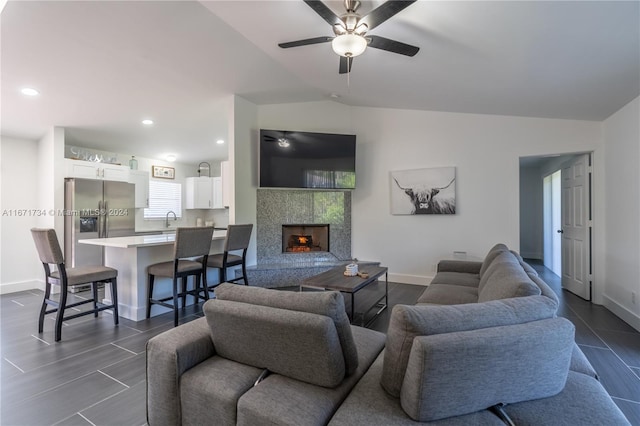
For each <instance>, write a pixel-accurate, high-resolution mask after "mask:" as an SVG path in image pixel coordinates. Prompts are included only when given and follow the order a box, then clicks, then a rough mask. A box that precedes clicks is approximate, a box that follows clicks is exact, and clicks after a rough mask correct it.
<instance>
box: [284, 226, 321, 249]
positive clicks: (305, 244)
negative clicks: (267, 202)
mask: <svg viewBox="0 0 640 426" xmlns="http://www.w3.org/2000/svg"><path fill="white" fill-rule="evenodd" d="M315 251H329V225H328V224H301V225H282V252H283V253H305V252H315Z"/></svg>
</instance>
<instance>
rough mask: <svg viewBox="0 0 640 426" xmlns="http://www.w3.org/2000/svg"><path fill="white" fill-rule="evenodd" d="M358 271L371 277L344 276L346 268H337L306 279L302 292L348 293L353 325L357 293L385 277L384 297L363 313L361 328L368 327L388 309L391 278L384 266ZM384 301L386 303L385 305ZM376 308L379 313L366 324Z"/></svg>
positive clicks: (373, 266) (301, 287) (361, 266)
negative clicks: (332, 291) (313, 290)
mask: <svg viewBox="0 0 640 426" xmlns="http://www.w3.org/2000/svg"><path fill="white" fill-rule="evenodd" d="M358 266H359V267H358V269H359V271H360V272H366V273H367V274H368V275H369V276H368V277H367V278H361V277H359V276H355V277H347V276H345V275H344V270H345V268H344V266H336V267H335V268H332V269H330V270H328V271H326V272H323V273H321V274H318V275H314V276H313V277H309V278H306V279H305V280H304V281H303V282H302V284H301V285H300V291H303V290H304V289H305V288H310V289H320V290H334V291H339V292H341V293H348V294H350V295H351V315H350V317H349V319H350V320H351V324H354V323H355V317H356V312H355V306H356V305H355V298H356V293H357V292H358V291H360V290H362V289H363V288H365V287H367V286H368V285H369V284H371V283H373V282H375V281H377V280H378V278H380V277H381V276H382V275H384V296H382V297H381V298H380V299H378V300H377V301H376V302H375V303H374V304H373V305H372V306H371V307H370V308H369V309H368V310H367V311H365V312H363V313H362V321H361V323H360V325H361V326H363V327H366V326H368V325H369V324H371V322H373V320H375V319H376V318H377V317H378V315H380V314H381V313H382V311H384V310H385V309H387V305H388V304H389V277H388V274H387V271H388V270H387V268H386V267H384V266H376V265H371V264H368V265H358ZM383 300H384V303H383ZM374 308H378V311H377V312H376V313H375V315H374V316H373V317H372V318H371V319H369V321H367V322H366V324H365V316H366V314H367V313H368V312H369V311H370V310H371V309H374Z"/></svg>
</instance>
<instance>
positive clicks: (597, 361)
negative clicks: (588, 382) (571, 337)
mask: <svg viewBox="0 0 640 426" xmlns="http://www.w3.org/2000/svg"><path fill="white" fill-rule="evenodd" d="M580 348H581V349H582V352H584V354H585V355H586V356H587V359H588V360H589V362H591V364H592V365H593V368H595V370H596V371H597V372H598V375H599V376H600V382H601V383H602V386H604V388H605V389H606V390H607V392H608V393H609V395H611V396H612V397H613V396H615V397H617V398H622V399H627V400H629V401H638V402H640V378H638V376H636V375H635V374H633V372H632V371H631V370H630V369H629V367H627V366H626V365H625V364H624V363H623V362H622V361H621V360H620V358H618V356H616V354H615V353H613V351H611V350H610V349H600V348H593V347H590V346H580Z"/></svg>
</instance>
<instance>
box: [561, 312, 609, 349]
mask: <svg viewBox="0 0 640 426" xmlns="http://www.w3.org/2000/svg"><path fill="white" fill-rule="evenodd" d="M559 316H562V317H564V318H566V319H568V320H569V321H571V322H572V323H573V325H574V326H575V327H576V337H575V340H576V343H577V344H579V345H587V346H595V347H599V348H604V349H606V348H607V345H606V344H605V343H604V342H603V341H602V339H601V338H600V337H598V335H597V334H595V333H594V332H593V330H592V329H591V328H589V326H588V325H587V324H586V323H585V322H584V321H583V320H582V318H580V317H579V316H578V315H576V314H575V313H573V311H571V310H567V311H565V312H564V314H563V315H559Z"/></svg>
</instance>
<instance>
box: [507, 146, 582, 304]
mask: <svg viewBox="0 0 640 426" xmlns="http://www.w3.org/2000/svg"><path fill="white" fill-rule="evenodd" d="M591 161H592V154H590V153H587V154H568V155H562V156H559V155H555V156H542V157H523V158H520V253H521V254H522V256H523V257H525V258H530V259H536V260H540V261H542V262H543V264H544V265H545V267H547V268H548V269H549V270H551V271H552V272H553V273H555V274H556V275H558V276H559V277H561V278H562V287H563V288H564V289H566V290H568V291H571V292H572V293H574V294H576V295H578V296H580V297H582V298H583V299H585V300H591V291H592V277H593V266H592V265H593V263H592V257H591V253H592V251H593V239H592V235H593V221H592V188H591V185H592V168H591Z"/></svg>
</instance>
